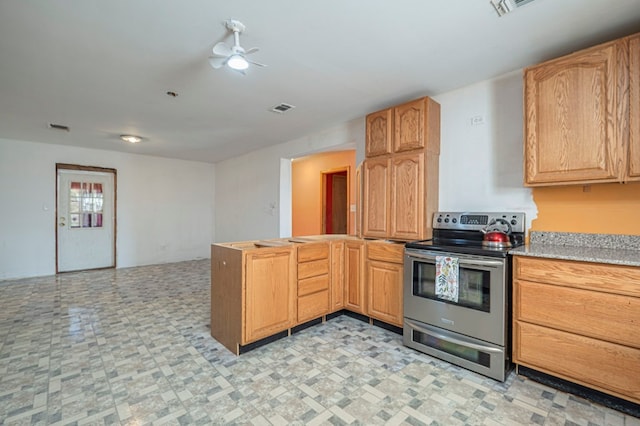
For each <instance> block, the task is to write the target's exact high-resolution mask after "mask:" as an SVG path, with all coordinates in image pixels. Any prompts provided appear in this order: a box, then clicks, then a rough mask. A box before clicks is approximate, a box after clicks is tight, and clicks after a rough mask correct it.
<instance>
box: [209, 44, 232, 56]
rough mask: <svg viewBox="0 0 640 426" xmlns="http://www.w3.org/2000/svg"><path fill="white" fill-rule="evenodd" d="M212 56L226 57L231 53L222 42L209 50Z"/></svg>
mask: <svg viewBox="0 0 640 426" xmlns="http://www.w3.org/2000/svg"><path fill="white" fill-rule="evenodd" d="M211 51H212V52H213V55H214V56H221V57H225V58H226V57H227V56H231V55H232V54H233V51H232V50H231V48H230V47H229V46H227V45H226V44H225V43H224V42H222V41H221V42H220V43H216V45H215V46H213V49H212V50H211Z"/></svg>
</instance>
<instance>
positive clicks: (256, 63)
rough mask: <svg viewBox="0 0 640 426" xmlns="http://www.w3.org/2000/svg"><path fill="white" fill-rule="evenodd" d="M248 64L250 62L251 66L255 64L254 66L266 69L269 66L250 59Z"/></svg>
mask: <svg viewBox="0 0 640 426" xmlns="http://www.w3.org/2000/svg"><path fill="white" fill-rule="evenodd" d="M247 62H249V63H250V64H253V65H257V66H259V67H266V66H267V65H266V64H261V63H260V62H254V61H250V60H248V59H247Z"/></svg>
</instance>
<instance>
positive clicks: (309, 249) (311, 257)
mask: <svg viewBox="0 0 640 426" xmlns="http://www.w3.org/2000/svg"><path fill="white" fill-rule="evenodd" d="M297 250H298V256H297V258H298V293H297V294H298V299H297V308H298V315H297V322H298V323H302V322H305V321H309V320H311V319H314V318H318V317H321V316H323V315H325V314H327V313H328V312H329V284H330V276H329V268H330V262H329V255H330V250H329V243H328V242H318V243H304V244H301V245H299V246H298V247H297Z"/></svg>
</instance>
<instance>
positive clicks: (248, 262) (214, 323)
mask: <svg viewBox="0 0 640 426" xmlns="http://www.w3.org/2000/svg"><path fill="white" fill-rule="evenodd" d="M295 271H296V255H295V252H294V248H293V246H285V247H268V248H267V247H262V248H259V247H257V246H255V245H254V244H253V243H237V244H234V243H230V244H228V245H213V246H212V247H211V336H213V337H214V338H215V339H216V340H218V341H219V342H220V343H222V345H224V346H225V347H226V348H227V349H229V350H230V351H231V352H233V353H234V354H236V355H238V354H239V353H240V346H243V345H246V344H248V343H251V342H254V341H257V340H260V339H262V338H264V337H268V336H271V335H273V334H276V333H278V332H280V331H283V330H287V329H289V328H290V327H291V326H292V325H293V324H294V321H295V319H296V306H295V301H296V297H295V295H296V275H295Z"/></svg>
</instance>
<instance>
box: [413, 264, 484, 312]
mask: <svg viewBox="0 0 640 426" xmlns="http://www.w3.org/2000/svg"><path fill="white" fill-rule="evenodd" d="M435 278H436V265H435V264H434V263H424V262H418V261H414V262H413V295H414V296H418V297H425V298H427V299H433V300H437V301H440V302H445V303H450V304H453V305H458V306H464V307H467V308H471V309H476V310H478V311H483V312H491V297H490V296H491V292H490V288H491V272H490V271H485V270H481V269H471V268H465V267H462V266H460V268H459V270H458V301H457V302H453V301H450V300H446V299H442V298H439V297H437V296H436V282H435Z"/></svg>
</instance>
